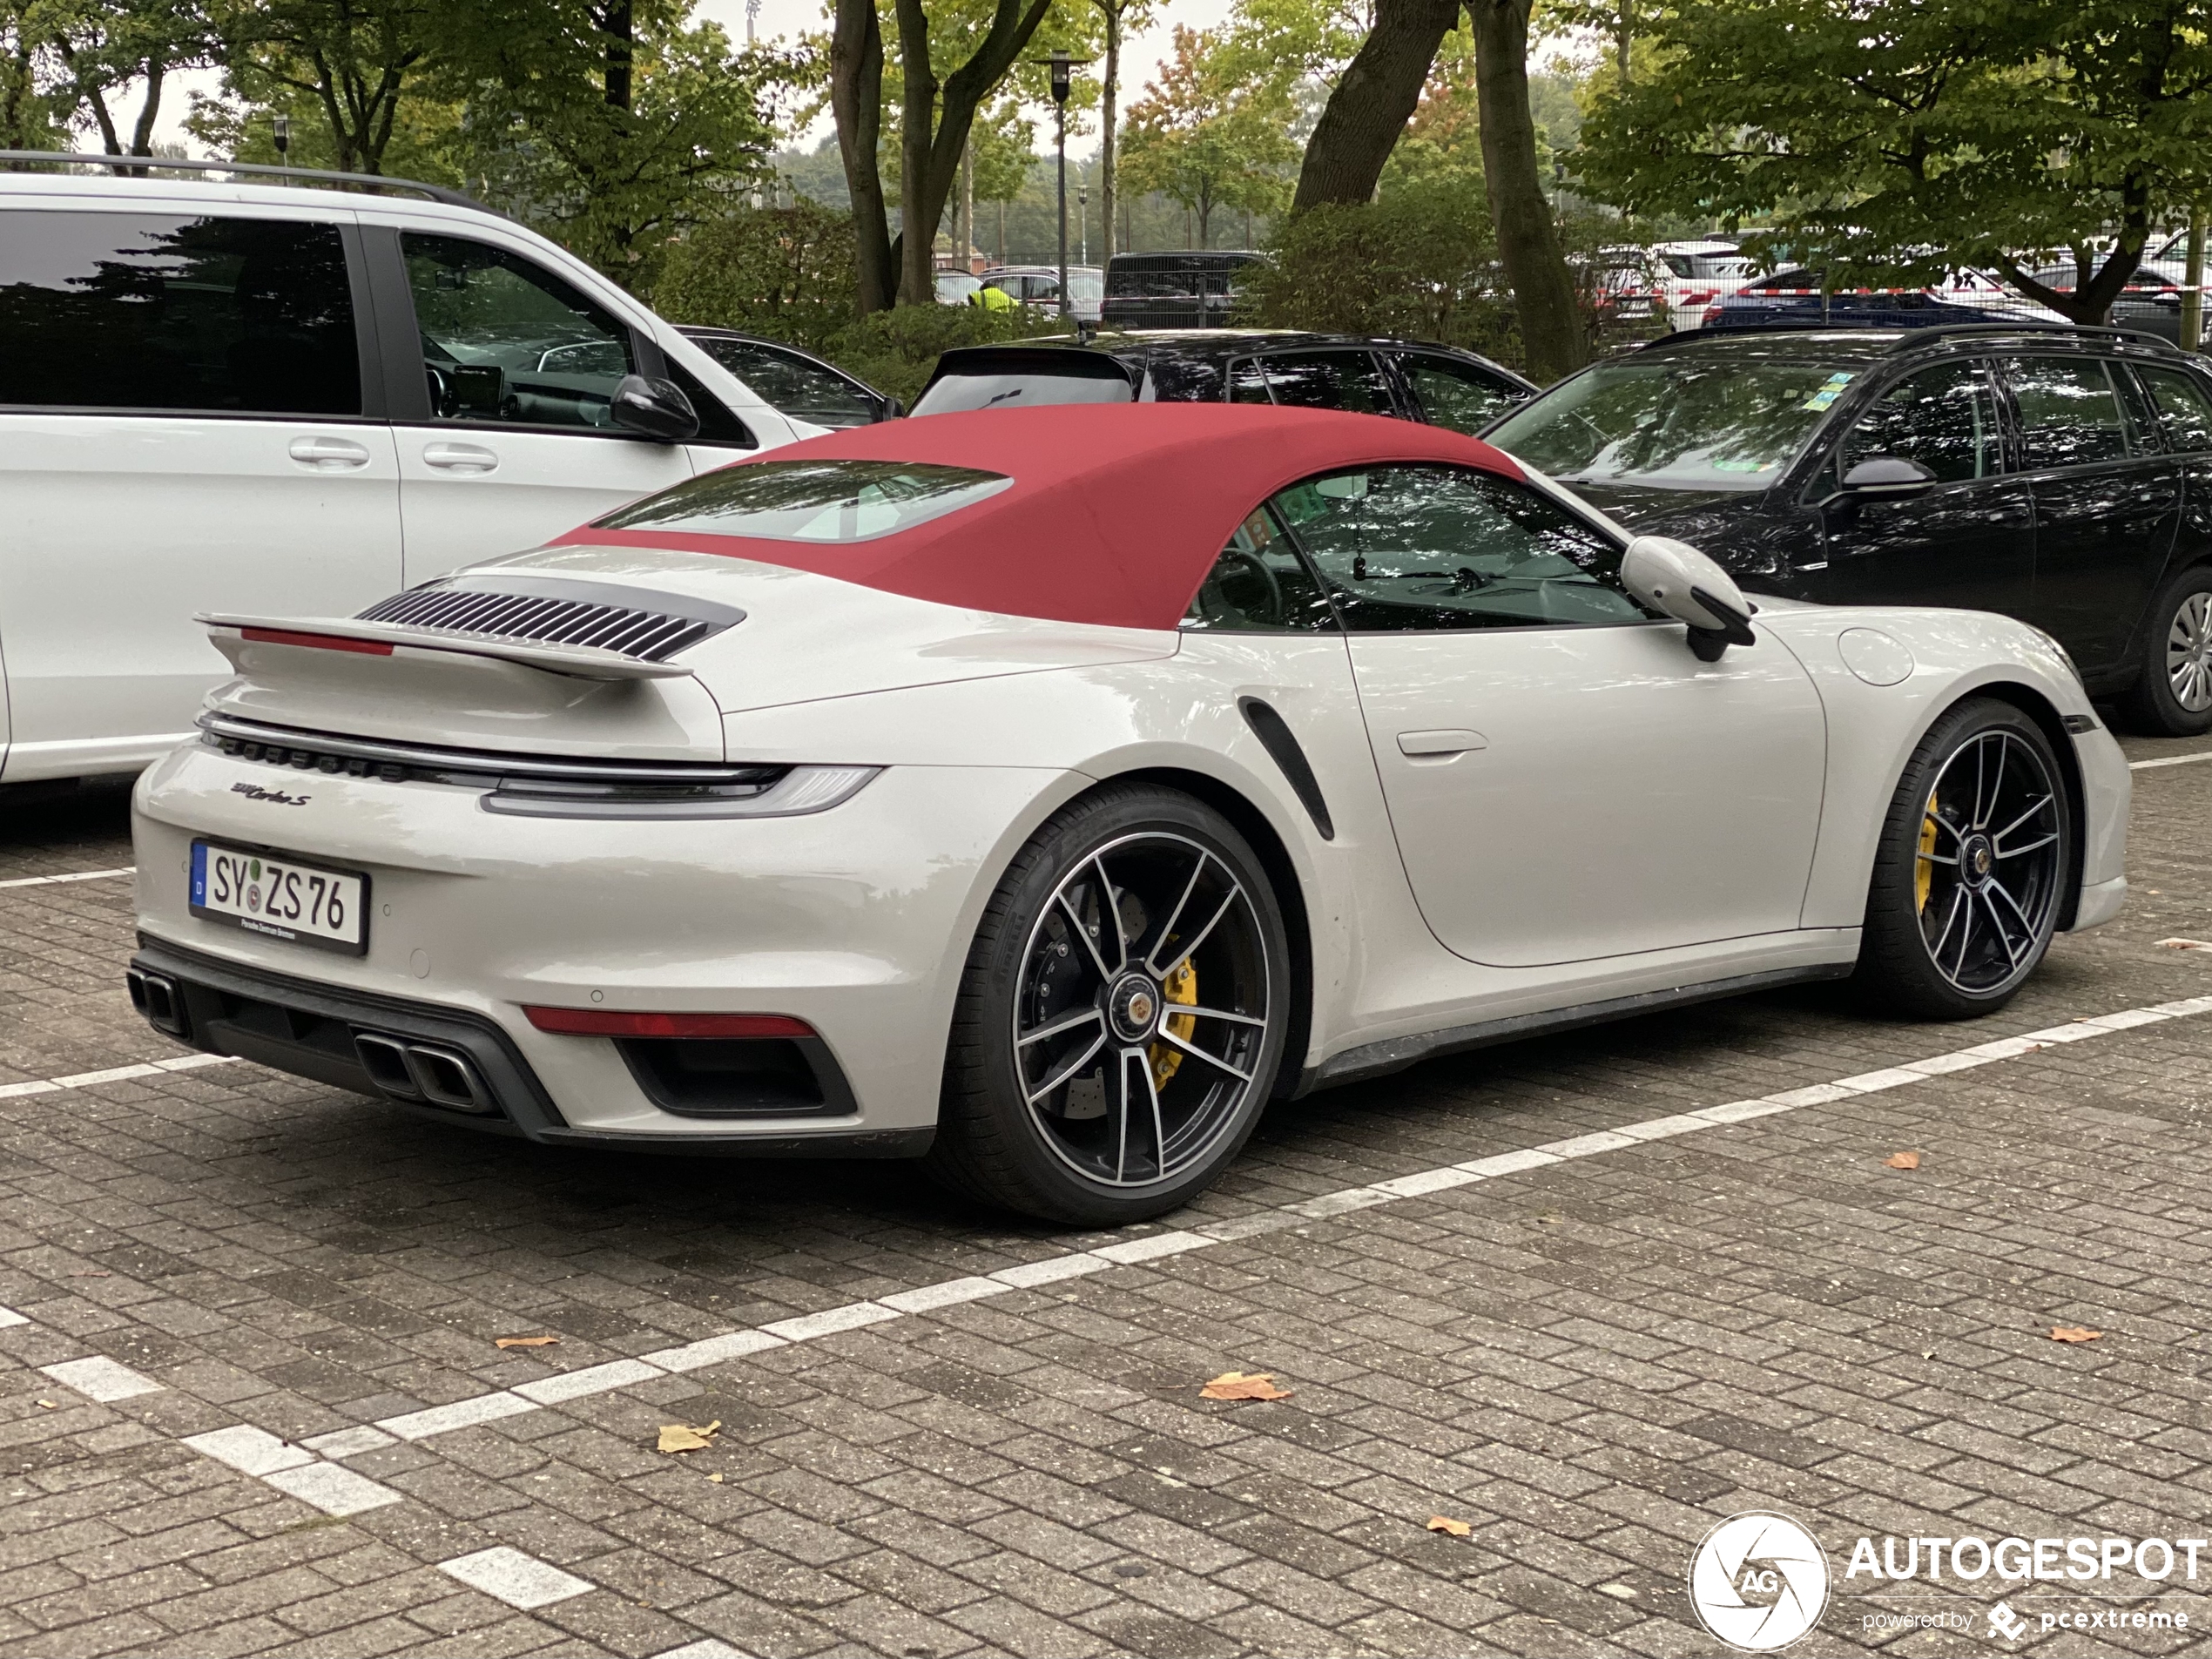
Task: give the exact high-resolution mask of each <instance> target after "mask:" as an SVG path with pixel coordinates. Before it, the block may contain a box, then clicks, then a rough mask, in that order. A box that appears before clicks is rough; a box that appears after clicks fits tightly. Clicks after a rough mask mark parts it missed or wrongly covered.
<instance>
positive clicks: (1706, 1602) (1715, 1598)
mask: <svg viewBox="0 0 2212 1659" xmlns="http://www.w3.org/2000/svg"><path fill="white" fill-rule="evenodd" d="M1689 1604H1690V1606H1691V1607H1693V1608H1696V1610H1697V1617H1698V1621H1699V1622H1701V1623H1702V1624H1703V1625H1704V1627H1705V1629H1708V1630H1710V1632H1711V1633H1712V1634H1713V1635H1715V1636H1716V1637H1717V1638H1719V1639H1720V1640H1721V1641H1723V1642H1726V1643H1727V1644H1728V1645H1729V1646H1730V1647H1731V1648H1735V1649H1738V1650H1739V1651H1741V1652H1743V1653H1773V1652H1775V1651H1776V1650H1777V1649H1782V1648H1786V1647H1788V1646H1789V1645H1790V1644H1791V1642H1795V1641H1797V1639H1798V1638H1799V1637H1801V1636H1803V1635H1804V1634H1805V1633H1806V1632H1807V1631H1809V1630H1811V1629H1812V1628H1813V1626H1814V1625H1816V1624H1817V1623H1819V1622H1820V1615H1821V1613H1822V1612H1823V1610H1824V1609H1825V1608H1826V1607H1827V1605H1828V1557H1827V1556H1826V1555H1825V1554H1823V1553H1822V1552H1821V1548H1820V1545H1819V1543H1818V1542H1817V1541H1816V1540H1815V1539H1814V1537H1813V1535H1812V1534H1811V1533H1809V1532H1807V1531H1806V1530H1805V1529H1804V1527H1800V1526H1799V1525H1798V1524H1797V1522H1796V1521H1792V1520H1791V1519H1790V1518H1789V1517H1788V1516H1787V1515H1777V1514H1768V1513H1766V1512H1765V1511H1764V1510H1756V1509H1755V1510H1750V1511H1748V1512H1746V1513H1745V1514H1740V1515H1730V1517H1729V1518H1728V1519H1727V1520H1726V1521H1723V1522H1721V1524H1720V1525H1719V1526H1717V1527H1714V1528H1713V1530H1712V1531H1710V1532H1709V1533H1707V1534H1705V1540H1704V1541H1703V1543H1701V1544H1699V1545H1698V1546H1697V1554H1696V1555H1695V1556H1694V1557H1692V1558H1691V1561H1690V1563H1689Z"/></svg>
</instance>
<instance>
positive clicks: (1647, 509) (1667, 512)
mask: <svg viewBox="0 0 2212 1659" xmlns="http://www.w3.org/2000/svg"><path fill="white" fill-rule="evenodd" d="M1559 482H1561V484H1563V485H1564V486H1565V487H1566V488H1568V489H1571V490H1573V491H1574V492H1575V494H1576V495H1577V496H1581V498H1582V499H1583V500H1584V501H1586V502H1589V504H1590V505H1591V506H1593V507H1595V508H1596V509H1598V511H1600V512H1601V513H1603V514H1605V515H1607V516H1608V517H1611V518H1614V519H1615V520H1617V521H1619V522H1620V523H1622V524H1624V525H1626V526H1627V527H1628V528H1629V529H1634V530H1649V531H1650V532H1651V533H1653V534H1654V535H1657V534H1660V533H1662V528H1663V533H1664V534H1666V535H1669V536H1680V535H1681V534H1682V532H1681V531H1679V530H1677V529H1675V528H1674V526H1676V524H1680V523H1691V522H1696V521H1707V522H1710V521H1714V520H1717V519H1733V518H1737V517H1739V516H1741V515H1742V513H1743V509H1744V508H1745V507H1747V506H1750V504H1751V503H1753V502H1756V501H1757V500H1758V498H1759V496H1761V495H1762V494H1764V491H1760V490H1736V489H1651V488H1649V486H1643V485H1637V484H1586V483H1583V482H1580V481H1579V480H1577V479H1573V478H1562V479H1561V480H1560V481H1559ZM1683 539H1685V540H1687V539H1688V538H1687V537H1684V538H1683Z"/></svg>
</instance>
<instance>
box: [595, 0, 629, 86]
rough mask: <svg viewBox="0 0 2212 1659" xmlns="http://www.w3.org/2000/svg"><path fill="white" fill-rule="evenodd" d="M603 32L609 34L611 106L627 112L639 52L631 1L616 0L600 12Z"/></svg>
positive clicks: (608, 65) (608, 58)
mask: <svg viewBox="0 0 2212 1659" xmlns="http://www.w3.org/2000/svg"><path fill="white" fill-rule="evenodd" d="M599 32H600V33H602V34H604V36H606V37H607V105H608V107H609V108H610V109H617V110H620V111H624V113H625V114H627V113H628V112H629V111H630V108H631V89H630V76H631V65H632V63H633V60H634V58H635V57H636V52H637V40H636V28H635V19H634V18H633V17H632V15H631V0H612V3H611V4H610V5H609V6H608V7H607V8H606V10H604V11H603V12H601V13H600V15H599Z"/></svg>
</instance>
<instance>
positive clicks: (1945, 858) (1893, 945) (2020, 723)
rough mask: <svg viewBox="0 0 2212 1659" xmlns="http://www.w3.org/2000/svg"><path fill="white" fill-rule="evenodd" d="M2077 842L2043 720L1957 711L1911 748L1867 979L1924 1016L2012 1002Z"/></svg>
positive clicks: (2037, 951)
mask: <svg viewBox="0 0 2212 1659" xmlns="http://www.w3.org/2000/svg"><path fill="white" fill-rule="evenodd" d="M2073 839H2074V823H2073V815H2072V811H2071V808H2070V806H2068V803H2067V792H2066V787H2065V785H2064V782H2063V780H2062V779H2061V777H2060V771H2059V763H2058V757H2057V756H2056V754H2055V753H2054V752H2053V751H2052V748H2051V742H2050V739H2049V738H2047V737H2046V736H2045V735H2044V733H2043V730H2042V728H2041V727H2040V726H2039V725H2036V724H2035V722H2034V721H2033V719H2031V718H2028V716H2027V714H2025V713H2023V712H2022V711H2020V710H2019V709H2017V708H2015V707H2014V706H2013V705H2011V704H2009V703H2000V702H1998V701H1996V700H1994V699H1993V698H1970V699H1968V700H1967V701H1966V702H1965V703H1962V704H1960V705H1959V706H1958V707H1956V708H1954V709H1952V710H1951V711H1948V712H1947V713H1946V714H1945V715H1944V716H1943V717H1942V718H1940V719H1939V720H1938V721H1937V722H1936V724H1935V725H1934V727H1933V729H1932V730H1931V731H1930V732H1929V733H1928V735H1927V736H1926V737H1925V738H1923V739H1921V742H1920V745H1919V748H1917V749H1916V750H1915V751H1914V752H1913V755H1912V760H1911V761H1910V762H1909V763H1908V764H1907V765H1906V766H1905V776H1904V778H1903V779H1901V780H1900V781H1899V782H1898V788H1897V792H1896V794H1895V795H1894V796H1893V797H1892V800H1891V804H1890V810H1889V813H1888V815H1887V817H1886V819H1885V822H1884V824H1883V828H1882V840H1881V845H1880V846H1879V847H1878V849H1877V851H1876V853H1875V859H1874V873H1873V880H1872V881H1871V884H1870V885H1869V887H1868V890H1867V899H1866V921H1865V933H1864V934H1863V936H1862V938H1861V940H1860V943H1859V956H1858V974H1857V978H1858V982H1859V984H1860V986H1861V987H1862V988H1864V989H1865V990H1867V991H1868V992H1870V993H1871V994H1872V995H1875V996H1876V997H1877V998H1878V1000H1880V1001H1884V1002H1885V1003H1887V1004H1888V1005H1889V1006H1891V1007H1892V1008H1895V1009H1897V1010H1898V1012H1901V1013H1905V1014H1912V1015H1919V1016H1920V1017H1922V1018H1925V1019H1939V1020H1956V1019H1967V1018H1972V1017H1973V1016H1974V1015H1981V1014H1989V1013H1993V1012H1994V1011H1996V1010H1997V1009H1999V1008H2002V1007H2004V1006H2005V1004H2006V1003H2007V1002H2009V1001H2012V999H2013V995H2014V994H2015V993H2017V992H2018V991H2019V989H2020V986H2021V984H2022V983H2023V982H2024V981H2026V980H2027V976H2028V975H2029V974H2032V973H2033V972H2034V971H2035V969H2036V968H2037V966H2038V965H2039V964H2040V962H2041V961H2042V960H2043V956H2044V954H2045V953H2046V952H2047V950H2048V949H2049V948H2050V944H2051V936H2052V934H2053V932H2054V930H2055V927H2056V924H2057V921H2058V915H2059V909H2060V900H2062V899H2063V897H2064V887H2065V882H2066V880H2067V871H2068V869H2069V868H2070V867H2071V856H2072V852H2073Z"/></svg>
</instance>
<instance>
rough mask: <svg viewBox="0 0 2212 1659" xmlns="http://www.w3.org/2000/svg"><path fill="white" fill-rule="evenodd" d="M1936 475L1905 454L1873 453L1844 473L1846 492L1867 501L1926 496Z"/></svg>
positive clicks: (1852, 464) (1901, 499)
mask: <svg viewBox="0 0 2212 1659" xmlns="http://www.w3.org/2000/svg"><path fill="white" fill-rule="evenodd" d="M1935 483H1936V475H1935V474H1933V473H1932V472H1931V471H1929V470H1928V469H1927V468H1925V467H1924V466H1922V465H1921V464H1920V463H1919V462H1917V461H1914V460H1912V459H1910V458H1909V457H1907V456H1905V455H1869V456H1867V457H1866V459H1865V460H1864V461H1854V462H1851V470H1850V471H1848V472H1846V473H1845V474H1844V495H1845V496H1856V497H1858V498H1859V499H1860V500H1865V501H1904V500H1906V499H1908V498H1910V497H1912V496H1925V495H1926V494H1927V493H1928V491H1929V490H1931V489H1933V488H1934V487H1935Z"/></svg>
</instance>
